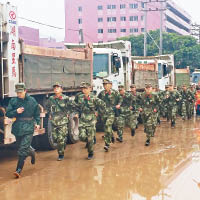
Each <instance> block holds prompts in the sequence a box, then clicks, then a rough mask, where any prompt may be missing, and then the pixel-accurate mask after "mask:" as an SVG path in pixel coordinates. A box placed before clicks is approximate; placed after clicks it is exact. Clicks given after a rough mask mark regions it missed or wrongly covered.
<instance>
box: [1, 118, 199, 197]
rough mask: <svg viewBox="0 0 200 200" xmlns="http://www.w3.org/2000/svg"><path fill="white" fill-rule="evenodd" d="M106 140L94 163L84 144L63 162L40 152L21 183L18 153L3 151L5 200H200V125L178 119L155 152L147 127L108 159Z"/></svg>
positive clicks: (164, 129)
mask: <svg viewBox="0 0 200 200" xmlns="http://www.w3.org/2000/svg"><path fill="white" fill-rule="evenodd" d="M102 135H103V133H97V144H96V145H95V156H94V159H93V160H91V161H88V160H87V159H86V158H87V152H86V149H85V148H84V146H85V144H84V143H81V142H79V143H77V144H74V145H69V146H67V148H66V151H65V159H64V161H62V162H58V161H56V158H57V152H56V151H46V152H44V151H39V152H37V160H36V164H35V165H31V164H30V158H28V159H27V160H26V164H25V167H24V170H23V172H22V177H21V178H20V179H14V177H13V172H14V170H15V167H16V162H17V157H16V153H15V151H14V150H13V149H12V148H6V149H5V148H2V149H0V200H200V119H195V118H194V119H192V120H189V121H182V120H181V119H178V121H177V125H176V128H175V129H171V128H170V123H168V122H166V121H163V122H162V124H161V125H160V126H159V127H158V128H157V131H156V134H155V137H154V138H152V140H151V145H150V146H149V147H145V146H144V143H145V134H144V133H143V126H142V125H140V126H139V128H138V129H137V131H136V136H135V137H131V134H130V130H129V129H125V133H124V142H123V143H118V142H115V144H112V146H111V148H110V152H108V153H105V152H104V150H103V146H104V142H103V140H102Z"/></svg>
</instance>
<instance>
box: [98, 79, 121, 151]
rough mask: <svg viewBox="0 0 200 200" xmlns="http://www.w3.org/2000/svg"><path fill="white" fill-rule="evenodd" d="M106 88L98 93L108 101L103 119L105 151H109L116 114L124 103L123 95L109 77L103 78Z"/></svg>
mask: <svg viewBox="0 0 200 200" xmlns="http://www.w3.org/2000/svg"><path fill="white" fill-rule="evenodd" d="M103 86H104V90H103V91H101V92H100V93H99V95H98V98H99V99H101V100H103V101H104V102H105V103H106V112H105V114H103V116H102V121H103V122H104V134H105V136H104V140H105V146H104V149H105V151H106V152H107V151H109V148H110V143H111V140H112V135H113V131H112V126H113V123H114V121H115V116H116V115H117V113H118V111H119V109H120V105H121V103H122V97H121V96H120V94H119V92H118V91H115V90H113V89H112V82H111V81H109V80H108V79H104V80H103Z"/></svg>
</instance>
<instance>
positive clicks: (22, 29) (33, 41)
mask: <svg viewBox="0 0 200 200" xmlns="http://www.w3.org/2000/svg"><path fill="white" fill-rule="evenodd" d="M19 37H20V38H21V39H22V40H23V41H24V43H25V44H28V45H33V46H39V44H40V40H39V37H40V33H39V29H34V28H30V27H27V26H19Z"/></svg>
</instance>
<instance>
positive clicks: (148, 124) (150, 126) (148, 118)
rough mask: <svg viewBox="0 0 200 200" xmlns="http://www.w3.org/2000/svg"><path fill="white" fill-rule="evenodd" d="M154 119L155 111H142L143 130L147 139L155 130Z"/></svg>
mask: <svg viewBox="0 0 200 200" xmlns="http://www.w3.org/2000/svg"><path fill="white" fill-rule="evenodd" d="M155 119H157V113H154V112H152V113H142V120H143V123H144V132H145V133H146V136H147V139H150V137H151V136H153V135H154V133H155V131H156V125H157V123H155Z"/></svg>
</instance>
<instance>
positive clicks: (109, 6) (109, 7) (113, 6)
mask: <svg viewBox="0 0 200 200" xmlns="http://www.w3.org/2000/svg"><path fill="white" fill-rule="evenodd" d="M107 9H116V5H107Z"/></svg>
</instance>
